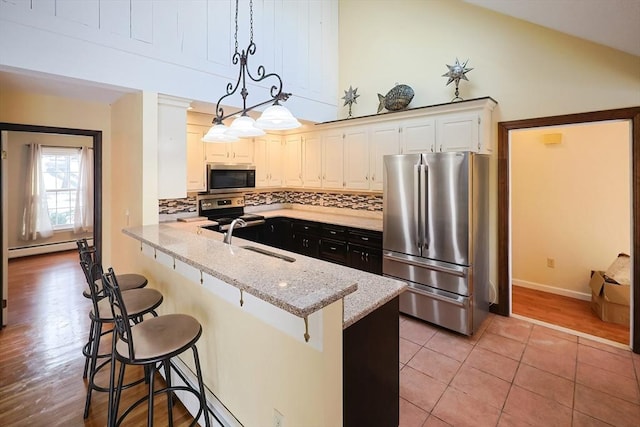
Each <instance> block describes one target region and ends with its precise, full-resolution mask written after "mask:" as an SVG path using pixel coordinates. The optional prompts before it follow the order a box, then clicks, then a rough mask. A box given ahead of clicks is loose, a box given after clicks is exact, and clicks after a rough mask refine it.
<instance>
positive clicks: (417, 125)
mask: <svg viewBox="0 0 640 427" xmlns="http://www.w3.org/2000/svg"><path fill="white" fill-rule="evenodd" d="M398 127H399V131H400V133H401V139H402V152H403V153H404V154H411V153H433V152H434V151H435V149H436V122H435V120H434V119H433V118H432V117H416V118H412V119H406V120H403V121H402V122H401V123H399V124H398Z"/></svg>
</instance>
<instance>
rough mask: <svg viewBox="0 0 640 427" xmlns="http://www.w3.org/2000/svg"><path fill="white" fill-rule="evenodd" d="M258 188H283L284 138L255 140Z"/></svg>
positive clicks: (267, 136) (272, 137)
mask: <svg viewBox="0 0 640 427" xmlns="http://www.w3.org/2000/svg"><path fill="white" fill-rule="evenodd" d="M254 162H255V165H256V187H280V186H282V181H283V179H282V176H283V173H282V138H281V137H279V136H272V135H266V136H264V137H261V138H256V139H255V140H254Z"/></svg>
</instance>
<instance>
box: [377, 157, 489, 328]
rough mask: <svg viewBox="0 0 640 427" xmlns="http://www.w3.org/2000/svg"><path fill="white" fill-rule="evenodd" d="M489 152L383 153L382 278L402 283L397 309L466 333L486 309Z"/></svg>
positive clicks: (478, 323) (487, 306) (487, 295)
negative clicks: (484, 153)
mask: <svg viewBox="0 0 640 427" xmlns="http://www.w3.org/2000/svg"><path fill="white" fill-rule="evenodd" d="M488 186H489V157H488V156H486V155H480V154H474V153H469V152H451V153H425V154H406V155H392V156H385V157H384V195H383V224H384V229H383V244H382V247H383V260H382V270H383V274H384V275H385V276H390V277H395V278H399V279H401V280H404V281H406V282H408V284H409V287H408V289H407V291H405V292H404V293H403V294H401V295H400V311H401V312H403V313H406V314H409V315H411V316H415V317H418V318H420V319H424V320H426V321H428V322H432V323H435V324H437V325H440V326H443V327H445V328H448V329H452V330H454V331H458V332H460V333H463V334H466V335H471V334H473V333H474V332H475V331H476V330H477V329H478V327H479V325H480V323H481V322H482V320H484V318H485V317H486V315H487V314H488V312H489V233H488V228H489V188H488Z"/></svg>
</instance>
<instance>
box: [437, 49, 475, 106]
mask: <svg viewBox="0 0 640 427" xmlns="http://www.w3.org/2000/svg"><path fill="white" fill-rule="evenodd" d="M467 62H469V60H468V59H467V60H466V61H464V63H463V64H460V61H458V58H456V63H455V64H453V65H448V64H447V68H449V71H448V72H446V73H445V74H443V75H442V77H448V78H449V80H448V81H447V84H446V85H445V86H447V85H448V84H449V83H451V82H456V96H455V98H453V99H452V100H451V102H455V101H462V100H463V99H462V98H460V92H459V91H458V85H459V84H460V80H461V79H462V80H466V81H469V79H468V78H467V76H466V74H467V73H468V72H469V71H471V70H473V68H467Z"/></svg>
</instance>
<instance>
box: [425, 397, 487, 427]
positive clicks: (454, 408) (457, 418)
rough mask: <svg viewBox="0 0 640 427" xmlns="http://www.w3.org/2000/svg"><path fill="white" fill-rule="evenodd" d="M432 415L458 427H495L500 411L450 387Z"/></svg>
mask: <svg viewBox="0 0 640 427" xmlns="http://www.w3.org/2000/svg"><path fill="white" fill-rule="evenodd" d="M431 415H435V416H436V417H438V418H440V419H441V420H443V421H444V422H446V423H449V424H451V425H453V426H456V427H458V426H459V427H465V426H469V427H483V426H487V427H489V426H491V427H493V426H495V425H496V424H497V422H498V418H499V417H500V410H499V409H498V408H495V407H493V406H491V405H487V404H486V403H484V402H482V401H480V400H478V399H475V398H473V397H471V396H469V395H467V394H465V393H463V392H461V391H458V390H456V389H454V388H452V387H449V388H447V390H446V391H445V392H444V395H443V396H442V398H441V399H440V401H439V402H438V404H437V405H436V407H435V408H434V410H433V411H432V413H431Z"/></svg>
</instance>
